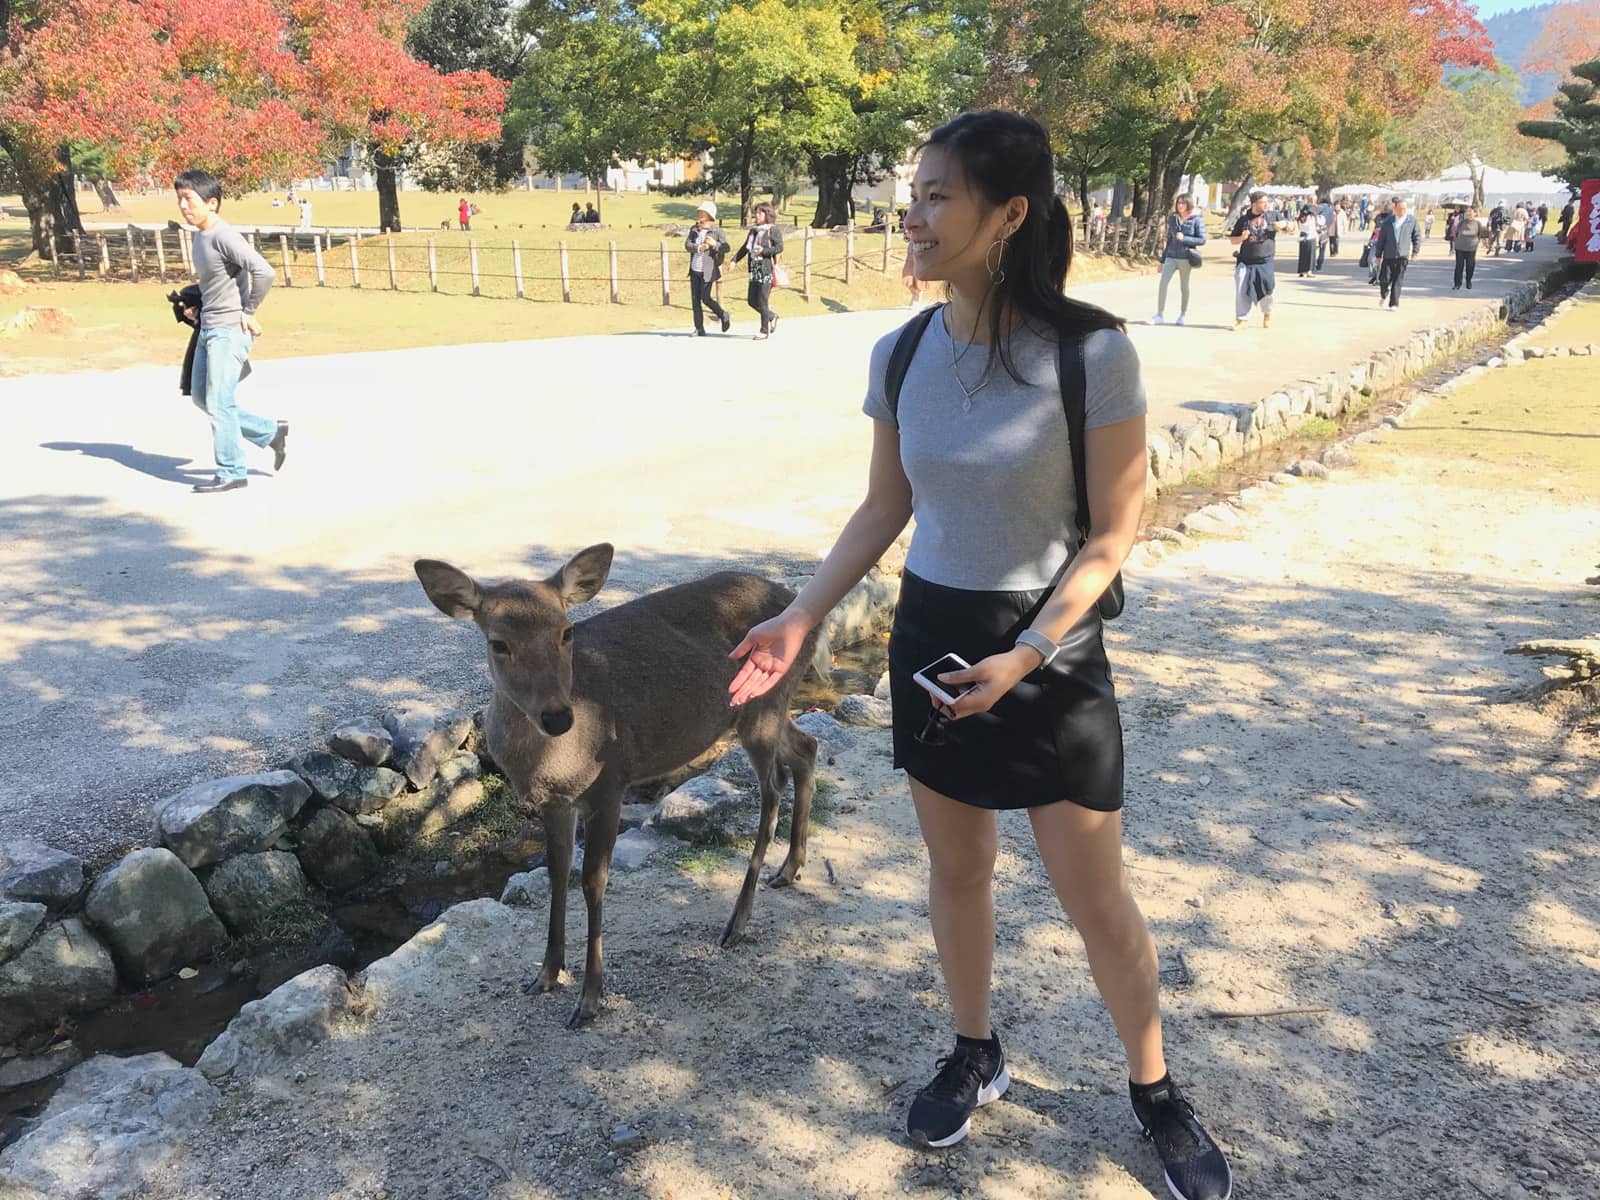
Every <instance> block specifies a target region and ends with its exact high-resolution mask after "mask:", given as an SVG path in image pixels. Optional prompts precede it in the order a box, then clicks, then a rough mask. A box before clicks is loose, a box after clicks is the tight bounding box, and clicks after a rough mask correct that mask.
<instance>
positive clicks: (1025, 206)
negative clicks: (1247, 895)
mask: <svg viewBox="0 0 1600 1200" xmlns="http://www.w3.org/2000/svg"><path fill="white" fill-rule="evenodd" d="M1053 176H1054V171H1053V160H1052V155H1051V150H1050V140H1049V137H1048V135H1047V134H1046V133H1045V131H1044V129H1043V128H1041V127H1040V126H1039V124H1038V123H1037V122H1035V121H1033V120H1031V119H1029V118H1027V117H1023V116H1020V115H1018V114H1015V113H1009V112H980V113H964V114H962V115H961V116H959V117H957V118H955V119H954V120H953V121H951V122H950V123H949V124H947V125H943V126H941V127H940V128H938V129H936V130H934V132H933V134H932V135H931V136H930V137H929V139H928V142H927V144H926V146H925V147H924V148H923V154H922V157H921V160H920V162H919V163H918V166H917V172H916V177H915V179H914V180H913V183H912V193H911V194H912V201H911V208H910V211H909V212H908V213H907V216H906V232H907V234H908V236H909V237H910V239H911V246H912V252H913V253H914V254H915V255H916V263H917V275H918V277H919V278H922V279H929V280H943V281H944V282H945V283H946V284H947V285H948V287H949V290H950V294H951V296H952V300H951V302H950V303H949V304H947V305H944V306H942V307H941V308H939V309H937V310H935V311H934V313H933V316H932V319H931V321H930V322H929V323H928V325H927V326H926V332H925V333H923V335H922V337H921V339H920V341H919V342H918V344H917V346H916V348H915V352H914V353H913V354H912V355H911V357H910V360H909V365H908V366H907V368H906V371H905V374H904V384H905V386H904V389H903V391H902V392H901V394H900V397H899V404H898V407H897V408H893V409H892V408H891V406H890V401H889V396H888V380H887V374H888V364H889V359H890V357H891V356H892V355H893V353H894V350H895V347H896V345H897V343H898V339H899V336H900V332H896V333H891V334H890V335H888V336H887V337H885V338H883V339H881V340H880V341H879V342H878V344H877V346H876V347H875V348H874V350H873V353H872V362H871V368H870V372H869V377H868V386H867V398H866V403H865V405H864V409H865V411H866V412H867V413H868V415H870V416H872V417H873V418H874V421H873V427H872V428H873V448H872V465H871V471H870V476H869V479H868V484H867V495H866V498H865V499H864V500H863V501H862V503H861V505H860V507H859V508H857V510H856V512H855V514H854V515H853V516H852V517H851V518H850V520H849V522H848V523H847V524H846V525H845V527H844V530H843V531H842V532H841V533H840V535H839V538H838V540H837V542H836V543H835V544H834V546H833V549H832V550H831V551H829V553H828V556H827V558H826V559H825V560H824V561H823V563H822V565H821V566H820V567H818V569H817V572H816V574H815V575H814V576H813V577H812V579H811V581H810V582H809V583H808V584H806V586H805V587H804V588H803V589H802V590H801V592H800V594H799V596H797V597H796V598H795V600H794V602H793V603H792V604H791V605H790V606H789V607H788V608H787V609H786V610H785V611H784V612H783V613H781V614H780V615H779V616H777V617H774V618H773V619H772V620H770V621H766V622H763V623H762V624H760V625H758V626H756V627H755V628H754V629H752V630H750V632H749V633H748V634H747V635H746V636H745V638H744V640H743V641H742V642H740V644H739V645H738V646H737V647H735V648H734V651H733V654H732V657H734V658H736V659H740V658H745V657H746V655H748V659H747V661H745V662H744V664H743V665H742V666H741V667H740V669H739V671H738V673H737V675H736V676H735V677H734V680H733V682H732V684H731V685H730V689H729V690H730V693H731V696H732V700H733V702H734V703H735V704H742V703H744V702H745V701H747V700H749V699H751V698H753V697H755V696H759V695H761V694H763V693H765V692H766V691H768V690H769V689H770V688H771V687H772V685H773V684H774V683H775V682H776V681H777V680H778V679H780V678H781V677H782V676H783V674H784V672H785V671H787V670H788V669H789V667H790V665H791V664H792V663H793V662H794V661H795V658H796V656H797V654H798V653H799V650H800V647H801V645H802V643H803V641H804V639H805V636H806V634H807V632H808V631H809V630H810V629H811V628H813V627H814V626H815V625H817V624H818V623H819V622H820V621H821V620H822V619H823V618H824V617H826V615H827V614H828V612H829V611H830V610H831V609H832V608H833V607H834V605H835V604H836V603H838V601H839V600H840V599H841V598H842V597H843V596H844V595H845V593H846V592H847V591H848V590H849V589H850V588H851V587H852V586H853V585H854V584H855V583H856V582H857V581H858V580H859V579H861V578H862V576H864V575H865V574H866V572H867V570H868V568H870V567H871V566H872V565H873V564H874V563H875V562H877V560H878V558H879V557H880V556H881V555H882V554H883V553H884V552H885V551H886V550H887V549H888V548H889V546H890V545H891V544H892V543H893V542H894V540H895V538H896V536H898V534H899V533H900V531H901V530H902V529H903V528H904V527H905V525H906V523H907V521H908V520H910V519H911V518H912V517H913V516H915V517H916V533H915V535H914V537H913V539H912V543H911V549H910V551H909V554H908V557H907V560H906V571H905V574H904V576H903V577H902V580H901V588H900V601H899V605H898V608H897V610H896V615H895V626H894V630H893V632H892V634H891V637H890V643H889V675H890V685H891V690H892V695H893V702H894V752H895V762H896V765H897V766H900V767H903V768H904V769H905V770H906V772H907V775H908V780H909V783H910V788H911V797H912V801H913V803H914V805H915V808H916V812H917V819H918V823H919V825H920V828H921V831H922V837H923V841H924V843H925V844H926V845H927V848H928V855H929V860H930V867H931V869H930V873H929V881H928V913H929V918H930V921H931V923H932V926H933V936H934V944H935V946H936V947H937V949H938V953H939V965H940V968H941V970H942V972H943V974H944V980H945V986H946V989H947V990H948V993H949V996H950V1002H951V1007H952V1008H953V1009H954V1013H955V1026H956V1028H955V1033H956V1038H955V1046H954V1048H953V1049H952V1050H951V1052H950V1053H949V1054H948V1055H947V1056H945V1057H944V1058H941V1059H940V1060H939V1063H938V1069H937V1072H936V1074H935V1075H934V1077H933V1079H932V1080H931V1081H930V1082H929V1083H928V1084H927V1086H925V1087H923V1088H922V1089H921V1091H920V1092H918V1093H917V1096H916V1098H915V1099H914V1101H913V1102H912V1104H911V1107H910V1110H909V1112H908V1114H907V1120H906V1127H907V1132H908V1134H909V1136H910V1138H911V1140H912V1141H914V1142H916V1143H917V1144H919V1145H924V1146H949V1145H953V1144H955V1143H956V1142H958V1141H960V1140H961V1139H962V1138H963V1137H965V1136H966V1133H967V1131H968V1128H969V1123H970V1117H971V1114H972V1113H973V1111H974V1110H975V1109H976V1108H977V1107H978V1106H979V1105H981V1104H985V1103H988V1102H989V1101H992V1100H994V1099H996V1098H998V1097H999V1096H1000V1095H1001V1094H1002V1093H1003V1092H1004V1091H1005V1090H1006V1088H1007V1086H1009V1083H1010V1078H1009V1076H1008V1075H1007V1073H1006V1068H1005V1057H1004V1055H1003V1053H1002V1051H1001V1047H1000V1041H999V1038H998V1036H997V1035H996V1033H995V1031H994V1028H993V1026H992V1024H991V1022H990V1012H989V989H990V974H991V966H992V960H993V954H994V938H995V927H994V897H993V887H992V884H993V872H994V861H995V853H996V827H995V810H997V809H1003V808H1018V807H1023V808H1026V809H1027V810H1028V816H1029V819H1030V821H1031V823H1032V828H1033V834H1034V840H1035V842H1036V844H1037V845H1038V848H1039V853H1040V857H1041V858H1042V859H1043V862H1044V866H1045V869H1046V871H1047V872H1048V874H1049V878H1050V881H1051V884H1052V885H1053V887H1054V889H1055V892H1056V896H1057V897H1058V899H1059V900H1060V902H1061V904H1062V906H1063V907H1064V908H1065V909H1066V911H1067V913H1068V915H1069V916H1070V917H1071V920H1072V923H1073V925H1074V926H1075V927H1076V928H1077V930H1078V933H1079V935H1080V936H1081V937H1082V938H1083V940H1084V944H1085V947H1086V949H1087V951H1088V958H1089V963H1090V966H1091V969H1092V971H1093V973H1094V979H1095V982H1096V984H1097V985H1098V987H1099V989H1100V994H1101V996H1102V997H1103V999H1104V1000H1105V1003H1106V1006H1107V1007H1108V1008H1109V1009H1110V1012H1111V1018H1112V1021H1113V1023H1114V1024H1115V1026H1116V1030H1117V1033H1118V1035H1119V1036H1120V1038H1121V1040H1122V1044H1123V1047H1124V1049H1125V1051H1126V1053H1127V1057H1128V1070H1129V1092H1130V1098H1131V1100H1132V1103H1133V1108H1134V1112H1135V1114H1136V1115H1137V1117H1138V1119H1139V1122H1140V1124H1141V1125H1142V1126H1143V1128H1144V1129H1145V1131H1146V1132H1147V1134H1148V1135H1149V1136H1150V1138H1151V1139H1152V1140H1153V1142H1154V1144H1155V1147H1156V1149H1157V1151H1158V1152H1159V1154H1160V1156H1161V1158H1162V1161H1163V1164H1164V1166H1165V1169H1166V1175H1167V1181H1168V1186H1169V1188H1170V1189H1171V1190H1172V1193H1173V1195H1175V1196H1177V1197H1179V1198H1180V1200H1223V1198H1224V1197H1226V1196H1227V1195H1228V1194H1229V1190H1230V1188H1231V1176H1230V1174H1229V1170H1228V1164H1227V1159H1226V1158H1225V1157H1224V1156H1223V1154H1222V1152H1221V1150H1219V1149H1218V1148H1217V1146H1216V1144H1215V1143H1214V1142H1213V1141H1212V1140H1211V1138H1210V1137H1209V1136H1208V1135H1207V1134H1206V1132H1205V1130H1204V1129H1203V1128H1202V1127H1201V1125H1200V1122H1199V1121H1198V1120H1197V1119H1196V1117H1195V1115H1194V1110H1193V1108H1192V1107H1191V1106H1190V1104H1189V1102H1188V1101H1187V1100H1186V1099H1184V1097H1183V1095H1182V1093H1181V1092H1180V1091H1179V1090H1178V1088H1177V1086H1176V1085H1175V1084H1174V1083H1173V1082H1172V1079H1171V1077H1170V1076H1169V1075H1168V1073H1167V1066H1166V1061H1165V1059H1164V1057H1163V1051H1162V1036H1161V1017H1160V1012H1159V1007H1158V996H1157V961H1156V949H1155V943H1154V942H1153V941H1152V939H1151V937H1150V933H1149V930H1148V929H1147V928H1146V926H1145V922H1144V918H1143V916H1142V915H1141V914H1140V912H1139V907H1138V905H1137V904H1136V903H1135V901H1134V898H1133V894H1132V892H1131V891H1130V890H1129V886H1128V880H1127V876H1126V874H1125V873H1124V871H1123V867H1122V822H1121V812H1120V809H1121V805H1122V733H1121V726H1120V724H1119V719H1118V715H1117V708H1116V698H1115V693H1114V691H1113V688H1112V684H1111V677H1110V672H1109V668H1108V666H1107V664H1106V658H1105V649H1104V646H1103V645H1102V642H1101V632H1100V616H1099V614H1098V612H1097V611H1096V605H1095V602H1096V598H1097V597H1098V596H1100V595H1101V593H1102V592H1104V591H1105V589H1106V587H1107V585H1108V584H1110V583H1111V581H1112V579H1113V577H1114V576H1115V575H1116V573H1117V570H1118V568H1119V567H1120V566H1121V564H1122V560H1123V558H1124V557H1125V556H1126V554H1127V552H1128V549H1129V547H1130V546H1131V545H1132V542H1133V538H1134V534H1135V532H1136V531H1137V529H1138V525H1139V513H1140V508H1141V505H1142V501H1143V491H1144V477H1145V441H1144V436H1145V435H1144V412H1145V397H1144V389H1143V386H1142V384H1141V383H1140V381H1139V365H1138V357H1137V354H1136V353H1135V351H1134V349H1133V344H1132V342H1131V341H1130V340H1129V339H1128V336H1127V334H1126V333H1125V332H1124V330H1123V327H1122V324H1121V322H1120V321H1118V320H1117V318H1115V317H1113V316H1112V315H1111V314H1110V313H1107V312H1105V311H1104V310H1102V309H1098V308H1095V307H1093V306H1091V305H1087V304H1083V303H1081V302H1077V301H1073V300H1069V299H1067V298H1065V297H1064V296H1063V295H1062V291H1061V289H1062V285H1063V283H1064V282H1065V279H1066V275H1067V268H1068V266H1069V265H1070V263H1071V259H1072V231H1071V226H1070V222H1069V218H1068V216H1067V211H1066V208H1065V207H1064V206H1063V205H1062V203H1061V201H1060V199H1059V198H1058V197H1057V196H1056V195H1055V193H1054V180H1053ZM1061 337H1066V338H1070V339H1073V341H1072V342H1071V343H1070V344H1069V346H1067V347H1060V346H1059V345H1058V339H1059V338H1061ZM1080 339H1081V340H1080ZM1075 347H1081V352H1082V358H1083V362H1084V375H1083V378H1084V379H1085V380H1086V403H1085V408H1086V411H1087V420H1086V425H1087V430H1088V432H1087V434H1086V436H1085V439H1084V451H1085V455H1086V459H1087V463H1088V468H1087V472H1086V484H1087V494H1088V497H1089V507H1090V510H1091V515H1092V522H1093V524H1092V529H1091V531H1090V533H1089V536H1088V539H1087V541H1086V542H1084V543H1083V544H1082V546H1081V547H1080V546H1078V536H1077V534H1076V532H1075V530H1074V517H1075V511H1076V506H1075V504H1074V502H1073V496H1074V493H1075V485H1074V482H1073V479H1072V471H1071V465H1070V464H1071V461H1072V455H1071V452H1070V447H1069V445H1068V442H1067V422H1066V418H1065V417H1064V416H1063V412H1062V406H1063V396H1062V391H1061V388H1062V383H1061V382H1060V381H1059V379H1058V375H1057V365H1056V364H1057V355H1058V352H1059V351H1060V350H1062V349H1065V350H1066V351H1067V352H1068V354H1073V353H1074V348H1075ZM947 652H953V653H955V654H959V655H961V656H963V657H964V658H965V659H966V660H967V661H968V662H969V663H971V664H973V665H972V666H971V667H970V669H965V670H958V671H953V672H948V673H943V674H941V675H939V677H938V681H939V683H940V686H941V687H945V688H957V687H969V690H966V691H965V692H963V694H961V695H960V696H959V697H958V698H957V699H956V700H955V702H954V704H946V703H944V702H939V703H937V704H935V703H934V701H933V699H932V697H931V696H930V695H929V694H928V693H927V692H925V691H924V690H923V689H922V688H921V687H919V686H918V685H917V684H916V683H915V682H914V681H913V679H912V675H913V673H914V672H918V671H919V670H920V669H921V668H922V667H924V666H928V665H930V664H931V663H932V662H933V661H934V660H935V659H938V658H939V657H941V656H942V655H944V654H945V653H947ZM969 685H970V686H969Z"/></svg>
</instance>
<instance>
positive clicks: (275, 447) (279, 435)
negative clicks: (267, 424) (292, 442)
mask: <svg viewBox="0 0 1600 1200" xmlns="http://www.w3.org/2000/svg"><path fill="white" fill-rule="evenodd" d="M267 449H268V450H271V451H272V469H273V471H275V472H276V471H281V470H283V460H284V459H286V458H288V457H289V422H287V421H279V422H278V431H277V432H276V433H274V434H273V435H272V440H271V441H270V442H268V443H267Z"/></svg>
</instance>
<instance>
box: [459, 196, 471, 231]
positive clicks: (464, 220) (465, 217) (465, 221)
mask: <svg viewBox="0 0 1600 1200" xmlns="http://www.w3.org/2000/svg"><path fill="white" fill-rule="evenodd" d="M456 220H457V221H459V222H460V224H461V229H462V231H463V232H467V233H470V232H471V231H472V205H470V204H468V203H467V198H466V197H465V196H463V197H461V203H460V204H458V205H456Z"/></svg>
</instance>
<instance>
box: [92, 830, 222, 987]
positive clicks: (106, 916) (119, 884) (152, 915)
mask: <svg viewBox="0 0 1600 1200" xmlns="http://www.w3.org/2000/svg"><path fill="white" fill-rule="evenodd" d="M84 913H85V915H86V916H87V917H88V918H89V921H90V923H91V924H92V925H93V926H94V927H95V928H96V929H97V930H99V931H100V933H101V934H102V935H103V936H104V937H105V940H106V943H107V945H109V946H110V947H111V953H112V956H113V957H114V958H115V959H116V960H117V966H118V967H120V968H121V969H122V973H123V974H124V975H126V976H127V977H128V978H129V979H132V980H133V981H134V982H136V983H151V982H153V981H155V980H157V979H161V978H163V977H164V976H167V975H170V974H171V973H172V972H173V971H175V970H177V969H178V968H179V967H181V966H183V965H184V964H185V963H189V962H193V961H194V960H195V959H197V958H202V957H204V956H205V955H206V954H208V953H210V951H211V950H212V948H213V947H215V946H216V945H217V944H218V943H219V942H222V941H225V940H226V939H227V936H228V935H227V931H226V930H224V929H223V928H222V922H221V921H218V920H217V915H216V914H215V913H214V912H212V911H211V906H210V905H209V904H207V903H206V894H205V890H204V889H203V888H201V886H200V881H199V880H198V879H196V878H195V877H194V874H193V873H192V872H191V871H190V870H189V868H188V867H186V866H184V865H183V863H182V862H180V861H179V859H178V856H177V855H176V854H174V853H173V852H172V851H170V850H163V849H160V848H153V849H148V850H135V851H134V852H133V853H131V854H129V855H127V856H125V857H124V858H123V859H122V860H121V861H120V862H118V863H117V864H116V865H115V866H113V867H111V868H110V869H109V870H108V871H106V872H105V874H103V875H101V876H100V878H99V879H97V880H95V881H94V886H93V887H91V888H90V889H89V899H88V901H87V902H86V903H85V905H84Z"/></svg>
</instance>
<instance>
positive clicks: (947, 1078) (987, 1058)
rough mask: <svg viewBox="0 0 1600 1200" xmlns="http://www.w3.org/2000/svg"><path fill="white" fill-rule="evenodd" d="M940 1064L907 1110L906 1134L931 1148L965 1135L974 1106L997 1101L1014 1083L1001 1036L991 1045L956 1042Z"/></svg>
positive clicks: (947, 1144)
mask: <svg viewBox="0 0 1600 1200" xmlns="http://www.w3.org/2000/svg"><path fill="white" fill-rule="evenodd" d="M938 1067H939V1072H938V1074H936V1075H935V1076H934V1077H933V1079H932V1081H931V1082H930V1083H928V1085H927V1086H926V1087H924V1088H923V1089H922V1090H921V1091H920V1092H918V1093H917V1098H916V1099H915V1100H913V1101H912V1102H911V1111H909V1112H908V1113H906V1134H907V1136H909V1137H910V1138H911V1140H912V1141H913V1142H915V1143H916V1144H917V1145H919V1146H927V1147H929V1148H931V1149H939V1148H942V1147H944V1146H954V1145H955V1144H956V1143H957V1142H959V1141H960V1140H961V1139H962V1138H964V1137H966V1136H967V1129H968V1127H969V1126H970V1125H971V1124H972V1112H973V1110H974V1109H976V1108H980V1107H981V1106H983V1105H985V1104H992V1103H994V1101H996V1100H998V1099H1000V1097H1001V1096H1003V1095H1005V1094H1006V1089H1007V1088H1008V1087H1010V1086H1011V1076H1010V1075H1008V1074H1006V1056H1005V1052H1004V1051H1003V1050H1001V1049H1000V1039H999V1038H995V1039H993V1041H992V1042H991V1044H990V1045H989V1046H984V1045H982V1044H981V1043H969V1042H957V1043H956V1048H955V1049H954V1050H953V1051H951V1053H950V1054H949V1055H948V1056H947V1057H945V1058H941V1059H940V1060H939V1062H938Z"/></svg>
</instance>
